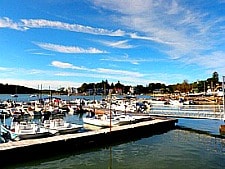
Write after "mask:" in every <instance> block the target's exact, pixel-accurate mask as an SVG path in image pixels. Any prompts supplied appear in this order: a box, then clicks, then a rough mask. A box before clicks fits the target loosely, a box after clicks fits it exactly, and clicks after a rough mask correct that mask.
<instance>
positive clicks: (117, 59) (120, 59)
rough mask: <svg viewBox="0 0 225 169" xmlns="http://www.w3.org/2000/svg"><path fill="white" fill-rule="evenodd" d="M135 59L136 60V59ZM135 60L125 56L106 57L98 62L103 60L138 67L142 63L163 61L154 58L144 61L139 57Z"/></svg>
mask: <svg viewBox="0 0 225 169" xmlns="http://www.w3.org/2000/svg"><path fill="white" fill-rule="evenodd" d="M136 58H137V59H136ZM136 58H130V57H129V56H128V55H127V54H126V55H124V56H121V57H115V56H114V57H106V58H103V59H100V60H104V61H109V62H127V63H131V64H134V65H138V64H140V63H142V62H145V63H146V62H158V61H163V60H162V59H154V58H149V59H144V58H140V57H136Z"/></svg>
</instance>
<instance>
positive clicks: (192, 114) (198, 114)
mask: <svg viewBox="0 0 225 169" xmlns="http://www.w3.org/2000/svg"><path fill="white" fill-rule="evenodd" d="M149 113H150V115H157V116H168V117H180V118H198V119H199V118H202V119H216V120H221V119H225V116H224V112H223V106H222V105H182V106H175V105H153V106H152V107H151V110H150V112H149Z"/></svg>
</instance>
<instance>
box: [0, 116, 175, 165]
mask: <svg viewBox="0 0 225 169" xmlns="http://www.w3.org/2000/svg"><path fill="white" fill-rule="evenodd" d="M176 123H177V119H172V118H153V119H152V120H148V121H143V122H138V123H134V124H129V125H123V126H116V127H112V128H111V129H110V128H105V129H100V130H96V131H86V132H80V133H74V134H66V135H59V136H52V137H47V138H39V139H29V140H21V141H13V142H8V143H2V144H0V154H1V158H0V164H1V166H2V165H8V164H12V163H23V162H27V161H30V160H38V159H44V158H49V157H51V156H53V155H60V154H62V153H68V152H78V151H81V150H87V149H89V148H96V147H101V146H104V145H110V144H116V143H118V142H124V141H130V140H135V139H138V138H142V137H145V136H151V135H154V134H158V133H164V132H167V131H169V130H171V129H173V128H175V124H176Z"/></svg>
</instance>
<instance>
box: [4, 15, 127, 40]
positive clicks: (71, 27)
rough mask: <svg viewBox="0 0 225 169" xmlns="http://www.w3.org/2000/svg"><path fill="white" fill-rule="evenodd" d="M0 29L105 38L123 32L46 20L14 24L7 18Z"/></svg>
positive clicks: (29, 20)
mask: <svg viewBox="0 0 225 169" xmlns="http://www.w3.org/2000/svg"><path fill="white" fill-rule="evenodd" d="M0 27H2V28H10V29H15V30H21V31H25V30H27V29H31V28H52V29H60V30H67V31H73V32H82V33H89V34H94V35H106V36H124V35H125V32H124V31H122V30H120V29H118V30H116V31H114V30H107V29H102V28H93V27H90V26H84V25H79V24H69V23H65V22H60V21H51V20H46V19H21V20H20V22H14V21H12V20H11V19H9V18H7V17H3V18H0Z"/></svg>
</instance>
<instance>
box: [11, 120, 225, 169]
mask: <svg viewBox="0 0 225 169" xmlns="http://www.w3.org/2000/svg"><path fill="white" fill-rule="evenodd" d="M65 118H66V120H68V121H71V122H72V121H76V122H78V123H82V119H80V118H79V117H78V116H67V117H65ZM178 120H179V122H178V124H177V126H178V128H177V129H174V130H170V131H168V132H166V133H162V134H158V135H153V136H148V137H143V138H140V139H138V140H132V141H127V142H123V143H119V144H118V143H115V144H114V145H108V146H107V147H100V148H96V149H90V150H85V151H81V152H74V153H70V154H62V155H60V156H54V157H50V158H49V159H42V160H39V161H31V162H29V163H23V164H17V165H11V166H9V167H8V168H18V169H20V168H21V169H26V168H33V169H36V168H37V169H39V168H44V169H56V168H60V169H61V168H65V169H72V168H74V169H89V168H96V169H106V168H112V169H120V168H121V169H147V168H170V169H175V168H179V169H180V168H197V169H200V168H204V169H208V168H215V169H220V168H221V169H222V168H223V169H224V168H225V138H223V137H222V138H221V137H220V133H219V126H220V125H221V124H224V122H223V121H219V120H194V119H178ZM49 151H50V150H49Z"/></svg>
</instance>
